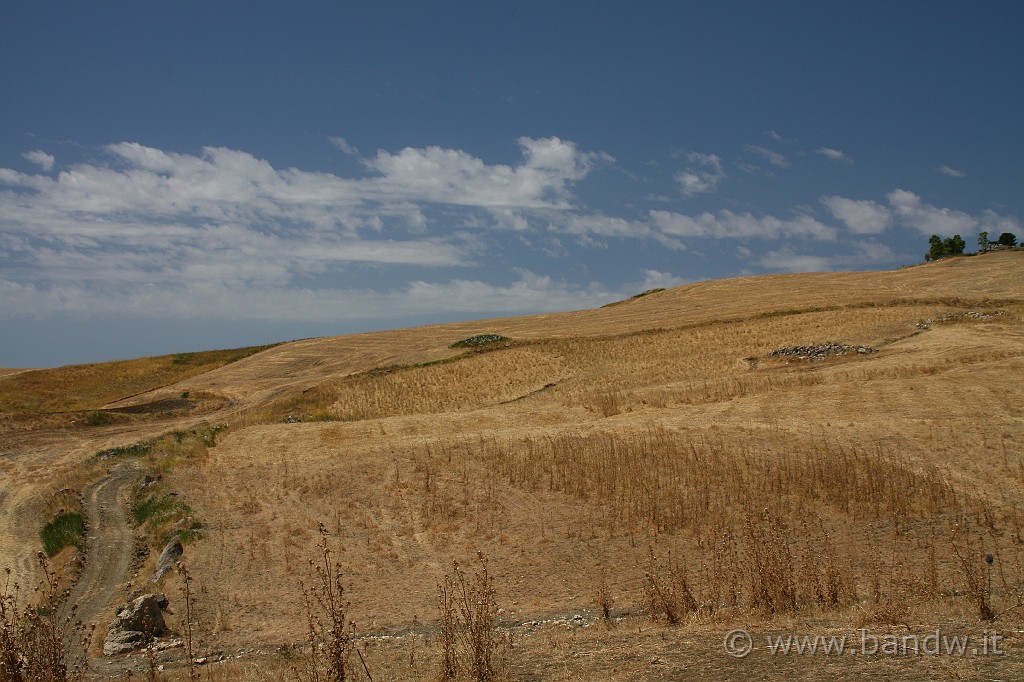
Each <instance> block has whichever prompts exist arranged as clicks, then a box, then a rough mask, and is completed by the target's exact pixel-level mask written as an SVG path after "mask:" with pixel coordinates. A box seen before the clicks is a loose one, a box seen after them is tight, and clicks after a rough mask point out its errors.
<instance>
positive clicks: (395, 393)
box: [0, 252, 1024, 680]
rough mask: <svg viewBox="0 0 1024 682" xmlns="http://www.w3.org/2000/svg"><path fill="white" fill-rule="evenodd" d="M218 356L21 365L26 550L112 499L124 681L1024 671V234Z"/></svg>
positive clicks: (0, 386)
mask: <svg viewBox="0 0 1024 682" xmlns="http://www.w3.org/2000/svg"><path fill="white" fill-rule="evenodd" d="M478 335H488V336H483V337H479V336H478ZM466 339H470V341H469V342H467V343H463V344H461V345H456V346H454V347H453V344H456V343H457V342H459V341H463V340H466ZM175 357H177V356H175ZM207 360H208V361H209V366H207V365H206V364H195V363H193V365H194V366H191V367H190V368H182V367H177V369H176V366H175V365H174V364H173V363H171V364H167V363H164V364H163V365H160V367H161V368H162V369H161V372H163V374H160V373H157V372H154V371H152V369H151V367H152V366H153V365H152V360H149V361H127V364H125V363H119V364H117V366H116V367H107V366H103V365H97V366H92V369H90V370H89V372H83V371H77V372H74V373H71V375H73V376H75V377H77V378H76V381H77V382H78V383H77V384H75V387H76V388H75V392H74V395H70V394H66V393H62V392H61V390H60V389H61V386H67V385H69V384H66V383H61V381H62V380H61V379H60V378H59V377H61V376H70V375H69V374H68V373H67V372H64V373H60V372H56V371H53V372H56V374H54V376H52V377H50V378H47V376H45V375H39V374H38V373H36V372H25V373H20V374H12V375H7V376H0V396H2V400H0V403H2V404H3V405H5V406H9V407H5V410H6V411H5V412H4V413H3V414H2V415H0V453H2V456H0V476H2V477H3V481H4V484H3V491H2V492H0V510H2V514H3V516H2V519H3V521H2V522H0V563H6V564H9V565H10V568H11V569H12V571H13V573H12V576H13V578H12V583H13V582H14V581H17V582H18V583H20V584H21V585H28V584H31V583H32V581H33V580H35V579H38V575H39V574H38V572H37V571H36V569H35V563H34V561H33V559H32V557H33V556H34V555H35V553H36V552H37V551H38V550H39V549H40V544H39V542H40V537H39V529H40V528H42V527H43V525H44V524H45V523H47V521H50V520H51V519H54V518H55V517H56V516H57V515H59V513H65V514H66V513H68V510H70V509H80V510H81V513H82V514H83V516H84V517H85V518H86V519H87V520H88V525H87V526H86V530H85V536H84V538H82V539H81V540H80V542H79V543H78V544H79V545H81V547H82V548H84V553H83V555H82V556H79V555H78V551H79V550H77V549H76V548H75V547H74V546H69V547H66V548H64V549H59V550H58V551H57V552H56V553H55V554H54V556H53V557H52V558H51V559H50V566H51V568H52V570H54V571H55V572H57V573H58V574H60V575H62V576H63V579H64V580H65V581H66V582H67V583H68V584H70V583H71V582H72V581H73V580H74V579H75V577H76V576H77V580H78V586H76V588H75V591H73V592H72V598H73V600H74V601H77V602H79V603H80V604H81V609H80V612H79V613H80V614H82V615H83V616H84V617H85V618H86V620H87V621H95V622H96V623H97V624H98V626H99V628H98V630H97V631H96V632H95V633H94V635H93V638H92V640H93V641H92V644H91V646H90V655H91V656H92V657H93V660H92V662H91V665H90V672H89V673H88V674H89V675H90V676H95V677H100V678H102V677H120V676H123V675H125V674H126V671H132V672H133V674H134V675H152V676H154V677H157V678H161V679H188V678H189V674H190V664H192V663H195V662H196V661H200V666H201V667H200V669H201V675H202V677H203V678H204V679H213V680H229V679H243V680H270V679H314V677H313V674H314V673H313V672H311V670H310V664H311V652H313V653H315V654H316V655H315V656H312V658H313V659H319V662H320V663H321V664H322V665H328V664H329V663H330V660H331V659H332V656H333V657H334V659H336V660H340V661H343V663H344V665H345V666H346V672H347V674H348V675H349V677H348V679H357V680H358V679H367V678H371V679H373V680H387V679H400V680H406V679H408V680H435V679H445V678H448V679H456V678H457V679H509V680H647V679H651V680H680V679H777V678H782V677H786V678H790V679H820V678H823V677H830V678H838V679H853V678H883V677H884V678H890V679H908V680H909V679H949V678H963V679H1020V678H1021V677H1024V536H1022V525H1024V381H1022V378H1024V256H1022V255H1021V254H1020V253H1019V252H1000V253H993V254H988V255H983V256H977V257H970V258H950V259H943V260H941V261H938V262H934V263H930V264H927V265H921V266H916V267H911V268H905V269H901V270H898V271H893V272H871V273H830V274H807V275H778V276H766V277H751V278H741V279H734V280H722V281H715V282H703V283H700V284H694V285H690V286H685V287H680V288H676V289H671V290H666V291H658V292H654V293H650V294H648V295H645V296H642V297H637V298H634V299H630V300H628V301H624V302H622V303H619V304H616V305H612V306H607V307H605V308H601V309H597V310H588V311H579V312H573V313H564V314H551V315H538V316H532V317H521V318H511V319H496V320H486V321H480V322H474V323H458V324H446V325H436V326H431V327H423V328H417V329H406V330H399V331H393V332H379V333H371V334H361V335H354V336H345V337H336V338H325V339H312V340H305V341H298V342H292V343H286V344H281V345H278V346H275V347H272V348H266V349H262V350H261V349H244V351H240V352H238V353H237V354H235V355H231V354H222V355H221V356H217V357H210V358H207V359H204V360H203V363H206V362H207ZM132 362H140V363H141V362H149V363H150V364H149V365H147V367H150V369H147V370H145V371H134V370H133V369H132V366H131V363H132ZM180 364H181V363H179V365H180ZM112 365H113V363H112ZM186 369H187V370H188V371H185V370H186ZM179 370H180V374H175V371H179ZM192 370H196V371H192ZM200 370H201V371H200ZM113 374H116V376H119V377H128V378H127V379H124V382H125V388H124V390H123V391H122V393H121V394H116V395H115V394H112V393H111V392H110V391H109V390H107V391H103V390H100V389H99V387H101V386H103V385H106V386H107V388H109V376H110V375H113ZM33 375H34V376H33ZM54 377H56V378H54ZM90 377H91V378H90ZM19 405H20V406H22V407H20V408H19V407H17V406H19ZM26 406H27V407H26ZM97 453H99V456H98V455H97ZM143 477H145V478H143ZM104 486H105V487H104ZM68 488H70V490H64V491H63V492H60V491H61V490H62V489H68ZM112 509H113V510H114V511H111V510H112ZM103 510H106V511H105V513H106V514H107V516H105V517H101V515H100V512H101V511H103ZM117 510H121V511H117ZM115 512H116V513H115ZM120 526H125V527H127V528H129V529H130V530H131V532H130V533H127V534H125V535H124V537H120V536H118V535H117V533H114V532H113V531H112V530H111V529H112V528H113V529H114V530H116V529H117V528H118V527H120ZM108 531H110V533H108ZM105 533H106V534H105ZM101 536H102V537H103V538H105V540H103V541H102V542H101V540H100V539H98V538H100V537H101ZM133 537H135V538H138V539H137V540H133V539H132V538H133ZM175 537H177V538H180V540H181V541H182V543H183V546H184V553H183V555H182V557H181V558H182V564H183V565H184V566H185V567H186V568H187V576H188V580H187V587H188V593H187V595H186V593H185V591H184V588H185V587H186V580H185V579H184V576H185V574H184V573H183V572H181V571H177V572H176V571H171V572H169V573H168V574H167V575H165V576H164V577H162V578H161V579H160V580H159V581H156V582H155V583H151V584H144V583H145V582H146V580H147V578H148V577H149V576H150V575H151V574H152V573H153V571H154V569H155V567H156V560H157V556H158V554H159V553H160V551H161V549H163V547H164V545H165V544H166V543H167V542H168V540H169V539H173V538H175ZM71 544H72V545H74V544H75V543H71ZM143 545H145V546H146V547H147V548H148V554H147V553H146V552H140V551H138V548H139V547H142V546H143ZM126 553H127V557H124V556H123V555H125V554H126ZM111 555H113V556H115V558H117V557H118V556H120V557H121V558H122V559H124V560H123V561H109V560H108V559H109V558H110V556H111ZM104 557H106V558H104ZM311 561H312V563H311ZM96 566H104V567H105V568H102V569H100V568H96ZM318 569H319V572H318ZM328 569H329V570H328ZM328 573H329V574H330V575H329V576H328V575H327V574H328ZM83 585H84V586H83ZM140 586H141V587H142V588H143V591H151V592H164V593H166V595H167V596H168V598H169V601H170V604H169V607H168V611H167V613H166V614H165V618H166V621H167V626H168V631H167V634H165V635H163V636H161V637H159V638H158V640H157V641H158V642H163V645H162V650H161V651H159V652H155V653H153V654H151V655H147V654H146V652H145V649H140V650H139V651H137V652H135V653H131V654H122V655H117V656H103V655H102V653H101V649H102V643H103V639H104V636H105V634H106V632H105V630H106V627H107V623H108V622H109V621H110V620H112V619H113V616H114V608H115V607H116V606H117V605H118V604H120V603H122V602H124V601H126V599H127V597H128V593H129V592H130V591H131V590H132V589H135V588H138V587H140ZM342 588H343V594H340V592H341V589H342ZM8 593H11V588H10V586H9V587H8ZM23 596H24V595H23ZM325 597H327V599H326V600H325ZM325 603H326V608H325ZM332 617H333V618H334V620H333V621H332V620H331V619H332ZM331 622H336V623H344V624H345V626H344V631H342V630H340V629H339V628H334V629H333V630H332V629H331V627H330V626H329V625H324V624H329V623H331ZM311 626H312V631H313V637H312V639H314V640H319V641H320V642H321V644H322V646H319V647H315V648H312V649H311V647H310V639H311ZM733 631H742V632H737V633H736V634H734V635H732V636H731V637H727V635H728V633H730V632H733ZM332 634H333V636H332ZM790 636H794V638H793V639H789V638H790ZM748 637H749V639H748ZM801 637H806V638H808V639H807V640H804V639H800V638H801ZM816 638H817V639H816ZM844 638H845V639H844ZM791 645H792V646H791ZM812 645H813V647H814V651H811V650H810V647H812ZM840 645H841V646H842V651H841V652H840V651H839V649H838V648H837V647H839V646H840ZM933 645H934V646H933ZM961 645H963V646H962V647H961ZM163 647H165V648H163ZM798 649H799V650H798ZM826 649H827V651H826ZM933 649H934V650H933ZM312 662H313V663H315V662H316V661H315V660H314V661H312ZM320 674H321V675H322V674H323V671H321V673H320Z"/></svg>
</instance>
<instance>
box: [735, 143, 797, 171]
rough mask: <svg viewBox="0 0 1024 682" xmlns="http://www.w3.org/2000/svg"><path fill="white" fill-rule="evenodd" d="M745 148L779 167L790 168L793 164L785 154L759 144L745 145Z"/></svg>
mask: <svg viewBox="0 0 1024 682" xmlns="http://www.w3.org/2000/svg"><path fill="white" fill-rule="evenodd" d="M743 148H744V149H746V150H747V151H748V152H754V153H755V154H757V155H759V156H762V157H764V159H765V160H766V161H767V162H768V163H770V164H771V165H773V166H778V167H779V168H789V167H790V166H792V165H793V164H791V163H790V162H789V159H787V158H786V157H785V156H783V155H782V154H780V153H778V152H773V151H772V150H771V149H766V148H764V147H758V146H757V145H753V144H746V145H743Z"/></svg>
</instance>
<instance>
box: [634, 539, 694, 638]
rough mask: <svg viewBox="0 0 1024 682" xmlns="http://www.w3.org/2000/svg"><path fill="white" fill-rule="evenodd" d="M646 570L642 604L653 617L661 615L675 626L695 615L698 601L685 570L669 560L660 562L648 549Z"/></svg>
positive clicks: (670, 556)
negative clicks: (687, 617)
mask: <svg viewBox="0 0 1024 682" xmlns="http://www.w3.org/2000/svg"><path fill="white" fill-rule="evenodd" d="M647 561H648V563H647V571H646V572H645V573H644V588H643V591H644V603H645V604H646V606H647V611H648V613H649V614H650V615H651V617H652V618H658V617H659V616H664V617H665V620H666V622H668V624H669V625H678V624H679V623H681V622H682V620H683V618H685V617H686V616H688V615H691V614H694V613H696V612H697V600H696V599H695V598H694V596H693V592H692V591H691V590H690V584H689V581H688V580H687V577H686V570H685V568H683V567H682V566H680V565H679V563H678V562H677V561H675V560H673V559H672V552H669V553H668V557H667V559H666V560H665V561H664V562H662V561H659V560H658V558H657V556H656V555H655V553H654V548H653V547H651V548H650V550H649V552H648V560H647Z"/></svg>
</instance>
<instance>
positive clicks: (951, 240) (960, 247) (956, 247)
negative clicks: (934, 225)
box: [924, 234, 967, 261]
mask: <svg viewBox="0 0 1024 682" xmlns="http://www.w3.org/2000/svg"><path fill="white" fill-rule="evenodd" d="M928 244H929V246H930V248H929V249H928V253H926V254H925V256H924V259H925V260H926V261H933V260H939V259H940V258H946V257H947V256H962V255H963V254H964V249H965V248H966V247H967V242H965V241H964V240H963V238H962V237H961V236H960V235H958V234H955V235H953V236H952V237H947V238H946V239H943V238H942V237H940V236H939V235H937V234H933V235H932V236H931V238H930V239H928Z"/></svg>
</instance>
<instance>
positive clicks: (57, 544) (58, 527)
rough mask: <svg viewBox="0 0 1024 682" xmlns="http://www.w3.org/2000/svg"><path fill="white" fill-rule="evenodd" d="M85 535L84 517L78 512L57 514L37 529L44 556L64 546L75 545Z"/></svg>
mask: <svg viewBox="0 0 1024 682" xmlns="http://www.w3.org/2000/svg"><path fill="white" fill-rule="evenodd" d="M84 537H85V517H84V516H83V515H82V514H81V513H79V512H64V513H61V514H58V515H57V516H56V517H54V519H53V520H52V521H50V522H49V523H47V524H46V525H45V526H43V529H42V530H41V531H39V538H40V539H41V540H42V541H43V551H45V552H46V556H53V555H55V554H56V553H57V552H59V551H61V550H62V549H64V548H65V547H72V546H75V547H77V546H78V545H79V544H81V542H82V539H83V538H84Z"/></svg>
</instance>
